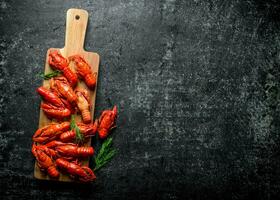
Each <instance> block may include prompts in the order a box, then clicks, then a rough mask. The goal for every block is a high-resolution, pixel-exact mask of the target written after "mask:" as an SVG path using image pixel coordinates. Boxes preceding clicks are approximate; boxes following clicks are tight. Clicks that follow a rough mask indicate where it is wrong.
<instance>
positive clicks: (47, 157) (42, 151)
mask: <svg viewBox="0 0 280 200" xmlns="http://www.w3.org/2000/svg"><path fill="white" fill-rule="evenodd" d="M32 154H33V155H34V156H35V158H36V160H37V165H38V167H39V168H40V169H41V170H42V171H47V172H48V174H49V175H50V177H52V178H58V177H59V172H58V171H57V169H56V167H55V162H54V161H53V160H52V156H51V155H52V154H53V153H52V152H51V151H50V150H49V149H48V148H47V147H46V146H37V145H35V144H33V145H32Z"/></svg>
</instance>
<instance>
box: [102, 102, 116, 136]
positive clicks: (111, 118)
mask: <svg viewBox="0 0 280 200" xmlns="http://www.w3.org/2000/svg"><path fill="white" fill-rule="evenodd" d="M116 118H117V106H114V108H113V109H112V110H104V111H103V112H102V114H101V116H100V118H99V124H98V134H99V137H100V138H101V139H104V138H106V137H107V136H108V134H109V132H110V130H111V129H113V128H115V121H116Z"/></svg>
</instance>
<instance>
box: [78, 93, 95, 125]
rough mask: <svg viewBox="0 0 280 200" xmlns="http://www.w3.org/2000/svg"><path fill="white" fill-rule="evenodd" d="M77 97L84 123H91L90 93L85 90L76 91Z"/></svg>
mask: <svg viewBox="0 0 280 200" xmlns="http://www.w3.org/2000/svg"><path fill="white" fill-rule="evenodd" d="M75 92H76V95H77V106H78V108H79V110H80V112H81V115H82V119H83V122H84V123H86V124H87V123H90V121H91V114H90V97H89V93H88V91H87V90H85V89H81V88H79V89H76V91H75Z"/></svg>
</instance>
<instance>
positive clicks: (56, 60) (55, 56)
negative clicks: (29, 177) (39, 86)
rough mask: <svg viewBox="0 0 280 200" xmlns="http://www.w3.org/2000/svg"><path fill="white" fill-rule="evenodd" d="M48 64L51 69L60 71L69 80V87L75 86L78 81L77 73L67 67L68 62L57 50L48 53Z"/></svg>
mask: <svg viewBox="0 0 280 200" xmlns="http://www.w3.org/2000/svg"><path fill="white" fill-rule="evenodd" d="M49 64H50V66H51V67H52V68H53V69H56V70H60V71H62V73H63V75H64V76H65V77H66V78H67V80H68V81H69V83H70V85H71V87H75V86H76V85H77V82H78V77H77V75H76V74H75V73H74V72H73V71H72V70H71V69H70V68H69V66H68V65H69V62H68V60H67V59H66V58H64V57H63V56H62V55H61V54H60V53H59V52H58V51H57V50H55V51H52V52H50V53H49Z"/></svg>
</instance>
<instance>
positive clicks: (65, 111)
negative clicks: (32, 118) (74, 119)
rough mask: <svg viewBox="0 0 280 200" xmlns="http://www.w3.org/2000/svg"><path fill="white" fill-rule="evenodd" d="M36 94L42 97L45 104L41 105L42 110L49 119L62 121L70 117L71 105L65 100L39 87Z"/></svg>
mask: <svg viewBox="0 0 280 200" xmlns="http://www.w3.org/2000/svg"><path fill="white" fill-rule="evenodd" d="M37 92H38V93H39V94H40V95H41V96H42V97H43V99H44V100H45V102H43V103H41V108H42V110H43V111H44V112H45V113H46V115H47V116H48V117H50V118H56V119H63V118H67V117H69V116H70V115H71V105H70V104H69V103H68V101H66V100H65V99H61V98H59V97H58V95H57V94H56V93H54V92H51V91H50V90H48V89H46V88H44V87H39V88H37Z"/></svg>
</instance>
